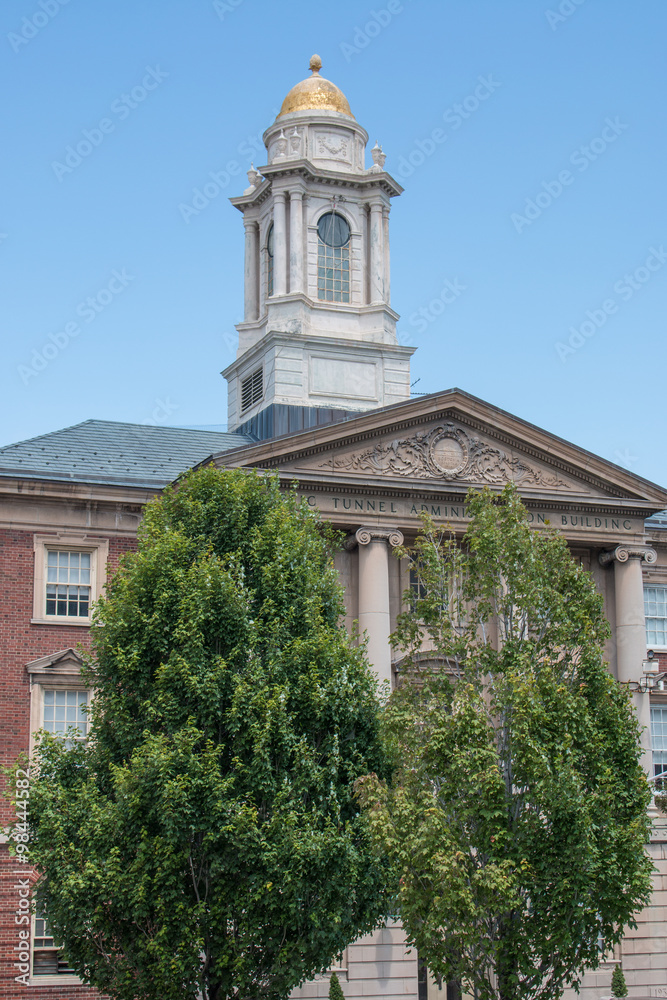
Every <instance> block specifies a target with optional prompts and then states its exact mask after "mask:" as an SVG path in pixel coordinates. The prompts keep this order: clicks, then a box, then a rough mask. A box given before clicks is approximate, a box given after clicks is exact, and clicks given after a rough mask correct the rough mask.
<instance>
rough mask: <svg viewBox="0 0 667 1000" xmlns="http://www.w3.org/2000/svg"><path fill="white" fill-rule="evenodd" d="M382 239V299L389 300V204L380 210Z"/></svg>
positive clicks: (387, 301)
mask: <svg viewBox="0 0 667 1000" xmlns="http://www.w3.org/2000/svg"><path fill="white" fill-rule="evenodd" d="M382 240H383V245H384V301H385V302H386V303H387V305H389V303H390V302H391V271H390V269H389V206H388V205H385V207H384V209H383V210H382Z"/></svg>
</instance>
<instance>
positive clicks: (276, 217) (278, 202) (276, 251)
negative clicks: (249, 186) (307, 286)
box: [273, 191, 287, 295]
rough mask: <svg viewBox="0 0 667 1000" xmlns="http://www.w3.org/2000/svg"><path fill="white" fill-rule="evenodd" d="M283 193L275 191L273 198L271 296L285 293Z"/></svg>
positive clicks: (285, 235)
mask: <svg viewBox="0 0 667 1000" xmlns="http://www.w3.org/2000/svg"><path fill="white" fill-rule="evenodd" d="M285 198H286V195H285V192H284V191H277V192H276V193H275V194H274V196H273V294H274V295H284V294H285V293H286V291H287V230H286V223H285V218H286V213H285Z"/></svg>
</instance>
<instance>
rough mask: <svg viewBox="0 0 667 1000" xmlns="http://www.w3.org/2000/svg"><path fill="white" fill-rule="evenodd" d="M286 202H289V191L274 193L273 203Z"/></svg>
mask: <svg viewBox="0 0 667 1000" xmlns="http://www.w3.org/2000/svg"><path fill="white" fill-rule="evenodd" d="M286 200H287V191H274V192H273V201H274V203H275V202H276V201H281V202H282V203H283V204H284V203H285V201H286Z"/></svg>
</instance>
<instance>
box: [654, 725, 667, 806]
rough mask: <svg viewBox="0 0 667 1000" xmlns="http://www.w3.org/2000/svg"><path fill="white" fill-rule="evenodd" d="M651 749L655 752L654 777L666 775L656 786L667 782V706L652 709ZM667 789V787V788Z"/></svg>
mask: <svg viewBox="0 0 667 1000" xmlns="http://www.w3.org/2000/svg"><path fill="white" fill-rule="evenodd" d="M651 748H652V750H653V775H654V777H655V778H658V777H660V776H661V775H664V776H665V777H664V779H662V780H661V781H660V782H656V785H658V784H662V781H667V705H665V706H664V707H663V706H657V705H656V706H654V707H652V708H651ZM666 787H667V786H666Z"/></svg>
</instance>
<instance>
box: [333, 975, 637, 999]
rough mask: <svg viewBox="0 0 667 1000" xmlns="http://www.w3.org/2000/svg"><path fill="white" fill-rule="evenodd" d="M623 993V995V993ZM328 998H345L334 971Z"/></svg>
mask: <svg viewBox="0 0 667 1000" xmlns="http://www.w3.org/2000/svg"><path fill="white" fill-rule="evenodd" d="M619 995H620V994H619ZM623 995H624V996H625V994H623ZM329 1000H345V994H344V993H343V987H342V986H341V985H340V980H339V979H338V976H337V975H336V973H335V972H332V973H331V978H330V979H329Z"/></svg>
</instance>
